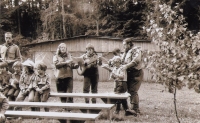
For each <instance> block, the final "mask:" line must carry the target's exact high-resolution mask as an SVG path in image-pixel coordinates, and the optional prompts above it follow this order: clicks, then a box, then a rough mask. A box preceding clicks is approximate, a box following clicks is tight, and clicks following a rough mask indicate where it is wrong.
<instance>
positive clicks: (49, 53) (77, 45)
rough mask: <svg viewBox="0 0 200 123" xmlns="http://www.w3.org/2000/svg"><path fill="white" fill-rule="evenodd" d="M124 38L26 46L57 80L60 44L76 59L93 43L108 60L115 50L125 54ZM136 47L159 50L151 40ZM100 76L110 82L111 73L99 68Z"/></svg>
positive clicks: (75, 39)
mask: <svg viewBox="0 0 200 123" xmlns="http://www.w3.org/2000/svg"><path fill="white" fill-rule="evenodd" d="M122 40H123V39H122V38H113V37H100V36H77V37H72V38H67V39H60V40H50V41H43V42H37V43H32V44H27V45H25V46H27V47H29V48H30V50H31V52H33V58H32V59H33V60H34V61H41V60H42V61H43V62H44V63H46V64H47V66H48V70H47V72H48V74H49V75H50V76H51V77H52V79H54V78H55V76H54V65H53V62H52V61H53V56H54V55H55V52H56V49H57V47H58V45H59V44H60V43H66V44H67V49H68V51H69V52H70V53H71V54H72V56H74V57H79V56H81V55H82V54H84V53H85V51H86V48H85V47H86V45H87V44H88V43H91V44H92V45H94V47H95V50H96V52H97V53H98V54H104V53H106V54H107V56H105V58H106V59H110V58H112V57H113V54H112V51H113V50H114V48H120V49H121V51H122V52H123V46H122ZM134 45H135V46H139V47H141V49H142V50H149V51H155V50H157V49H158V48H156V46H155V45H154V44H152V43H151V41H149V40H134ZM73 72H74V80H78V81H83V76H79V75H78V74H77V71H76V70H73ZM144 72H145V74H144V81H149V80H150V79H151V75H150V73H149V72H148V71H147V70H144ZM99 74H100V75H99V76H100V81H101V82H103V81H109V72H108V71H107V70H105V69H103V68H101V67H99Z"/></svg>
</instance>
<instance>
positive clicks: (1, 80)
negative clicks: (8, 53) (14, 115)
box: [0, 62, 12, 97]
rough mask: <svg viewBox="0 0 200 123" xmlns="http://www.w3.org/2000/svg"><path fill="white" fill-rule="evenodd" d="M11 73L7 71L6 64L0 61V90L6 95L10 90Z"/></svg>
mask: <svg viewBox="0 0 200 123" xmlns="http://www.w3.org/2000/svg"><path fill="white" fill-rule="evenodd" d="M11 77H12V74H11V73H10V72H9V71H8V64H7V63H6V62H0V90H1V92H2V93H3V94H4V95H5V96H6V97H7V94H8V91H9V90H10V80H11Z"/></svg>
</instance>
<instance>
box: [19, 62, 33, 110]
mask: <svg viewBox="0 0 200 123" xmlns="http://www.w3.org/2000/svg"><path fill="white" fill-rule="evenodd" d="M22 66H23V72H22V75H21V76H20V80H19V88H20V92H19V95H18V96H17V99H16V101H18V102H22V101H24V99H25V98H26V96H28V101H29V102H33V100H34V99H33V98H34V90H33V87H32V86H33V85H32V83H33V81H34V78H35V73H34V62H33V61H31V60H30V59H27V60H26V61H25V62H23V63H22ZM15 110H22V109H21V108H18V107H15ZM31 110H34V108H31Z"/></svg>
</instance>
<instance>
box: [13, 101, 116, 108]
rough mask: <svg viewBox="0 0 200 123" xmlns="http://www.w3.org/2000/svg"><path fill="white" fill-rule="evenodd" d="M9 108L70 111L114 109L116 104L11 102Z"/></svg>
mask: <svg viewBox="0 0 200 123" xmlns="http://www.w3.org/2000/svg"><path fill="white" fill-rule="evenodd" d="M9 106H13V107H14V106H18V107H48V108H49V107H52V108H70V109H98V110H102V109H112V108H113V107H114V106H115V105H114V104H87V103H59V102H53V103H52V102H11V101H10V102H9Z"/></svg>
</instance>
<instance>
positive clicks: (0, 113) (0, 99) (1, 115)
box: [0, 92, 9, 123]
mask: <svg viewBox="0 0 200 123" xmlns="http://www.w3.org/2000/svg"><path fill="white" fill-rule="evenodd" d="M8 108H9V103H8V99H7V98H6V97H5V96H4V95H3V94H2V93H1V92H0V123H5V121H6V117H5V112H6V110H7V109H8Z"/></svg>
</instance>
